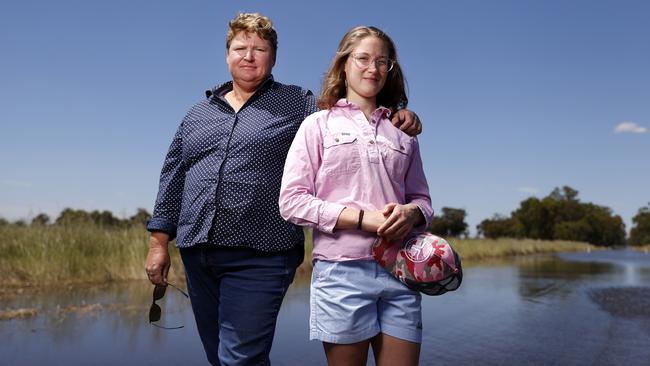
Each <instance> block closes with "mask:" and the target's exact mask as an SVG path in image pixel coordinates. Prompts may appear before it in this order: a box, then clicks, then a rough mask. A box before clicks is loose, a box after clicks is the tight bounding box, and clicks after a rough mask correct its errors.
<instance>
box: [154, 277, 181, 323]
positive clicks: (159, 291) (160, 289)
mask: <svg viewBox="0 0 650 366" xmlns="http://www.w3.org/2000/svg"><path fill="white" fill-rule="evenodd" d="M167 285H169V286H171V287H173V288H175V289H176V290H178V292H180V293H181V294H183V296H185V297H187V298H189V296H188V295H187V294H186V293H185V291H183V290H181V289H180V288H178V287H176V286H174V285H172V284H171V283H169V282H167ZM167 285H165V286H158V285H156V286H155V287H154V288H153V301H152V302H151V307H150V308H149V324H151V325H153V326H155V327H158V328H162V329H180V328H183V327H184V325H181V326H178V327H164V326H162V325H158V324H155V323H154V322H157V321H159V320H160V316H161V313H162V310H161V309H160V306H158V304H156V301H158V300H160V299H162V298H163V296H165V291H167Z"/></svg>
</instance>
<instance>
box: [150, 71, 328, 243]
mask: <svg viewBox="0 0 650 366" xmlns="http://www.w3.org/2000/svg"><path fill="white" fill-rule="evenodd" d="M230 90H232V82H227V83H225V84H223V85H221V86H219V87H217V88H215V89H213V90H212V91H211V92H208V93H207V95H208V98H207V99H206V100H204V101H201V102H199V103H197V104H196V105H194V106H193V107H192V108H191V109H190V111H189V112H188V113H187V115H186V116H185V118H184V119H183V122H182V123H181V125H180V127H179V128H178V131H177V132H176V135H175V136H174V139H173V141H172V143H171V146H170V148H169V152H168V153H167V157H166V158H165V162H164V164H163V169H162V172H161V176H160V186H159V191H158V197H157V199H156V204H155V207H154V211H153V217H152V219H151V220H150V221H149V224H148V225H147V228H148V230H150V231H164V232H166V233H168V234H170V235H171V236H172V237H174V236H176V243H177V244H176V245H177V246H178V247H181V248H185V247H190V246H192V245H195V244H199V243H211V244H215V245H221V246H243V247H250V248H254V249H257V250H261V251H266V252H273V251H281V250H286V249H289V248H292V247H294V246H295V245H301V244H302V242H303V234H302V229H301V228H300V227H298V226H295V225H293V224H291V223H288V222H286V221H285V220H283V219H282V217H280V214H279V208H278V196H279V193H280V182H281V180H282V171H283V168H284V161H285V159H286V156H287V152H288V150H289V147H290V146H291V142H292V141H293V138H294V135H295V134H296V131H297V130H298V127H299V126H300V124H301V123H302V121H303V120H304V119H305V117H306V116H308V115H310V114H311V113H313V112H315V111H316V99H315V97H314V95H313V94H312V93H311V92H310V91H308V90H305V89H302V88H300V87H298V86H295V85H284V84H281V83H278V82H275V81H274V80H273V77H270V78H269V79H268V80H267V81H266V82H264V83H263V85H262V86H261V87H260V88H259V89H258V90H257V92H256V93H255V95H253V96H252V97H251V98H250V99H249V100H248V102H247V103H246V104H244V106H243V107H242V108H241V109H240V110H239V111H238V112H237V113H235V112H234V110H233V109H232V108H231V107H230V105H229V104H228V103H227V102H226V100H225V98H224V95H225V94H226V93H227V92H229V91H230Z"/></svg>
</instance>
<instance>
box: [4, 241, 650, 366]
mask: <svg viewBox="0 0 650 366" xmlns="http://www.w3.org/2000/svg"><path fill="white" fill-rule="evenodd" d="M308 283H309V279H308V278H300V279H297V281H296V283H295V284H294V285H293V286H292V288H291V289H290V291H289V293H288V294H287V297H286V299H285V302H284V305H283V307H282V310H281V313H280V317H279V320H278V328H277V331H276V339H275V342H274V347H273V351H272V354H271V356H272V361H273V364H274V365H325V364H326V363H325V357H324V355H323V351H322V348H321V345H320V343H318V342H315V341H313V342H310V341H308V331H307V326H308V316H309V315H308V314H309V312H308V304H309V302H308V299H309V288H308ZM150 303H151V286H149V285H147V284H146V283H130V284H119V285H110V286H101V287H92V288H81V289H73V288H68V289H62V288H57V289H51V290H42V291H39V292H37V293H36V292H28V291H25V292H22V293H16V294H15V295H14V296H8V297H4V298H2V299H0V310H5V311H6V310H7V309H19V308H28V309H34V310H35V311H37V315H35V316H31V317H26V318H23V319H11V320H0V365H40V364H48V365H70V364H74V365H116V364H118V365H120V366H127V365H157V366H163V365H204V364H207V362H206V361H205V358H204V355H203V349H202V346H201V344H200V341H199V338H198V335H197V333H196V326H195V325H194V320H193V317H192V313H191V309H190V303H189V300H187V299H186V298H184V297H182V296H180V295H178V293H177V292H176V291H175V290H173V289H171V288H169V289H168V290H167V295H166V296H165V298H164V299H163V300H160V301H158V303H159V304H161V307H162V308H163V309H162V314H163V315H162V321H161V323H162V324H163V325H167V326H177V325H185V327H184V328H182V329H178V330H163V329H158V328H155V327H152V326H151V325H149V324H148V319H147V315H148V309H149V305H150ZM423 323H424V341H423V345H422V353H421V364H422V365H644V366H645V365H650V255H648V254H644V253H637V252H632V251H596V252H591V253H573V254H561V255H558V256H554V255H544V256H531V257H521V258H515V259H508V260H501V261H498V262H494V263H484V264H482V265H473V266H467V267H466V268H465V277H464V281H463V285H462V286H461V288H460V289H459V290H458V291H456V292H452V293H448V294H445V295H443V296H439V297H427V296H425V297H423ZM369 364H372V356H370V360H369Z"/></svg>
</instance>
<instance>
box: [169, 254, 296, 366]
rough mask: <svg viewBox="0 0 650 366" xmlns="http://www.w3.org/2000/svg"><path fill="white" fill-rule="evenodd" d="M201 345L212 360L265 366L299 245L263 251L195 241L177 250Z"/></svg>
mask: <svg viewBox="0 0 650 366" xmlns="http://www.w3.org/2000/svg"><path fill="white" fill-rule="evenodd" d="M180 252H181V257H182V259H183V264H184V265H185V274H186V277H187V289H188V292H189V295H190V300H191V301H192V310H193V312H194V317H195V319H196V324H197V328H198V330H199V336H200V337H201V342H202V343H203V348H204V349H205V353H206V355H207V357H208V361H210V363H211V364H213V365H270V360H269V353H270V352H271V344H272V342H273V335H274V334H275V323H276V320H277V316H278V312H279V311H280V305H281V304H282V299H283V298H284V295H285V293H286V292H287V289H288V288H289V285H290V284H291V282H293V277H294V275H295V273H296V268H297V267H298V266H299V265H300V263H302V260H303V257H304V248H303V246H302V245H299V246H297V247H295V248H293V249H290V250H288V251H286V252H279V253H265V252H260V251H257V250H253V249H249V248H229V247H219V246H216V245H207V244H203V245H196V246H193V247H190V248H182V249H181V250H180Z"/></svg>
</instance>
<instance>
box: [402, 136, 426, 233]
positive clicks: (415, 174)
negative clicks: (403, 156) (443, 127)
mask: <svg viewBox="0 0 650 366" xmlns="http://www.w3.org/2000/svg"><path fill="white" fill-rule="evenodd" d="M404 185H405V190H404V191H405V198H406V202H407V203H412V204H415V205H417V206H418V207H419V208H420V211H421V212H422V216H424V220H425V224H423V225H420V226H418V227H416V228H415V230H417V231H423V230H425V229H426V228H427V227H429V225H430V224H431V218H432V217H433V208H432V207H431V197H430V196H429V185H428V184H427V178H426V176H425V175H424V168H423V167H422V156H421V155H420V144H419V143H418V140H417V139H414V141H413V154H412V160H411V164H410V165H409V168H408V171H407V172H406V177H405V182H404Z"/></svg>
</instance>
